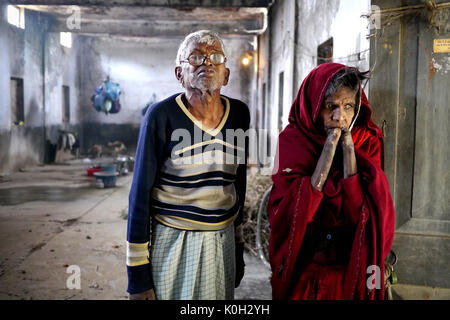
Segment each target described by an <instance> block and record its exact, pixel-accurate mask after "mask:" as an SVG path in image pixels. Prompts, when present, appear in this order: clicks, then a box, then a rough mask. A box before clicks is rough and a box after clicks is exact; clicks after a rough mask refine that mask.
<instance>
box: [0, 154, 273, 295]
mask: <svg viewBox="0 0 450 320" xmlns="http://www.w3.org/2000/svg"><path fill="white" fill-rule="evenodd" d="M90 165H92V163H90V164H89V163H82V161H72V162H68V163H66V164H65V165H46V166H38V167H30V168H25V169H24V170H23V172H16V173H13V174H11V175H8V176H3V177H1V179H0V299H33V300H35V299H58V300H62V299H127V298H128V295H127V293H126V286H127V276H126V268H125V239H126V220H125V219H126V218H124V214H126V212H127V208H128V192H129V188H130V184H131V179H132V175H131V174H129V175H127V176H120V177H119V178H118V180H117V185H116V187H115V188H105V189H98V188H96V187H95V178H93V177H88V176H87V175H86V168H88V167H89V166H90ZM245 260H246V264H247V267H246V275H245V277H244V279H243V280H242V283H241V286H240V287H239V288H238V289H236V292H235V296H236V299H270V298H271V290H270V284H269V280H268V279H269V275H270V272H269V270H267V268H265V267H264V266H263V264H262V263H261V262H260V261H259V260H258V259H257V258H255V257H253V256H249V255H247V256H246V258H245ZM69 266H78V267H79V270H80V272H81V276H80V289H68V287H67V282H68V279H69V278H73V275H74V271H73V270H71V269H70V268H69ZM71 268H72V267H71ZM67 272H69V273H67ZM70 283H72V284H75V285H76V283H75V282H73V281H72V282H70V279H69V284H70Z"/></svg>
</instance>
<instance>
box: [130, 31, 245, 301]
mask: <svg viewBox="0 0 450 320" xmlns="http://www.w3.org/2000/svg"><path fill="white" fill-rule="evenodd" d="M226 60H227V58H226V54H225V50H224V45H223V42H222V40H221V39H220V38H219V37H218V35H217V34H215V33H213V32H211V31H208V30H201V31H197V32H194V33H192V34H189V35H188V36H187V37H186V38H185V39H184V41H183V42H182V43H181V45H180V47H179V49H178V55H177V59H176V67H175V76H176V78H177V79H178V81H179V82H180V84H181V85H182V86H183V88H184V90H185V91H184V93H177V94H175V95H173V96H171V97H169V98H167V99H165V100H163V101H160V102H158V103H155V104H153V105H152V106H151V107H150V108H149V110H148V111H147V112H146V114H145V118H144V121H143V123H142V126H141V130H140V133H139V140H138V147H137V151H136V162H135V167H134V176H133V182H132V186H131V191H130V196H129V214H128V234H127V271H128V290H127V291H128V292H129V293H130V299H180V300H188V299H233V298H234V288H235V287H237V286H238V285H239V283H240V281H241V279H242V277H243V275H244V266H245V264H244V260H243V248H244V243H243V236H242V227H241V224H242V220H243V219H242V211H243V207H244V199H245V187H246V154H247V153H246V149H247V148H246V145H244V146H240V145H238V143H235V144H234V143H233V141H235V140H236V139H233V140H232V142H231V143H230V141H226V140H225V139H224V137H225V135H226V134H228V133H230V132H236V130H239V129H242V130H243V131H246V130H247V129H248V127H249V122H250V115H249V111H248V107H247V106H246V105H245V103H243V102H241V101H239V100H235V99H231V98H228V97H225V96H223V95H221V94H220V89H221V88H222V86H225V85H226V84H227V83H228V79H229V75H230V70H229V69H228V68H226V66H225V63H226ZM242 130H241V131H242ZM238 140H239V139H238ZM224 149H226V151H225V150H224ZM239 152H240V153H239ZM242 152H243V154H244V155H243V156H242ZM237 154H240V156H238V155H237ZM230 157H231V159H233V161H229V159H230ZM224 158H227V161H223V159H224Z"/></svg>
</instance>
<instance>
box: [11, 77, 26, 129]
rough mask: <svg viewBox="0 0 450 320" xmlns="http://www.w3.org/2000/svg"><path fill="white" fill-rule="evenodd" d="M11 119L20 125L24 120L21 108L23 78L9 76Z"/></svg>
mask: <svg viewBox="0 0 450 320" xmlns="http://www.w3.org/2000/svg"><path fill="white" fill-rule="evenodd" d="M10 90H11V121H12V122H13V123H14V124H15V125H22V124H23V121H24V120H25V114H24V110H23V79H20V78H11V88H10Z"/></svg>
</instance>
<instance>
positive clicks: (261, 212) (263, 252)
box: [256, 186, 272, 269]
mask: <svg viewBox="0 0 450 320" xmlns="http://www.w3.org/2000/svg"><path fill="white" fill-rule="evenodd" d="M271 190H272V186H270V187H269V188H267V190H266V191H265V192H264V194H263V196H262V198H261V202H260V204H259V208H258V216H257V220H256V248H257V250H258V256H259V258H260V259H261V261H262V262H263V264H264V265H265V266H266V267H267V268H269V269H270V264H269V237H270V224H269V220H268V217H267V205H268V203H269V197H270V191H271Z"/></svg>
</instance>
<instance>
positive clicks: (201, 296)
mask: <svg viewBox="0 0 450 320" xmlns="http://www.w3.org/2000/svg"><path fill="white" fill-rule="evenodd" d="M152 224H153V228H152V231H153V232H152V242H151V246H150V263H151V270H152V276H153V282H154V289H155V294H156V298H157V299H158V300H224V299H226V300H231V299H234V279H235V256H234V250H235V239H234V226H233V224H231V225H230V226H228V227H226V228H225V229H223V230H219V231H189V230H180V229H175V228H171V227H168V226H165V225H162V224H161V223H158V222H156V221H155V220H153V223H152Z"/></svg>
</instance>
